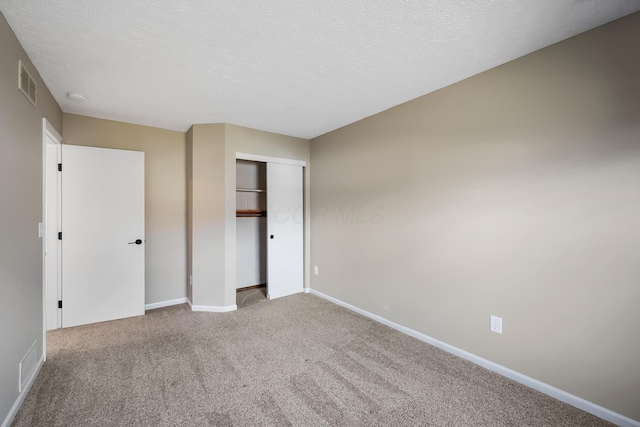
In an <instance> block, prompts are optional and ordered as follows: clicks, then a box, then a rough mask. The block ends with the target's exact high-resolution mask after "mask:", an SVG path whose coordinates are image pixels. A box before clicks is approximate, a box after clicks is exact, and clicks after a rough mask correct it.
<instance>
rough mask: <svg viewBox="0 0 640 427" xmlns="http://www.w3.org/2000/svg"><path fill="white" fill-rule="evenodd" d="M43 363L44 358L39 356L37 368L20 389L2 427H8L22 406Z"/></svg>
mask: <svg viewBox="0 0 640 427" xmlns="http://www.w3.org/2000/svg"><path fill="white" fill-rule="evenodd" d="M43 363H44V356H41V357H40V360H39V361H38V365H37V368H36V369H35V370H34V371H33V374H32V375H31V378H29V380H28V381H27V382H26V383H25V386H24V388H23V389H22V392H21V393H20V394H19V395H18V398H17V399H16V401H15V403H14V404H13V406H12V407H11V410H10V411H9V413H8V414H7V417H6V418H5V419H4V421H3V422H2V427H9V426H10V425H11V423H12V422H13V419H14V418H15V417H16V414H17V413H18V410H19V409H20V406H22V402H24V399H25V397H27V394H28V393H29V390H31V386H32V385H33V383H34V381H35V380H36V378H37V377H38V374H39V373H40V368H42V364H43Z"/></svg>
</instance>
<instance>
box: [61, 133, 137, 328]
mask: <svg viewBox="0 0 640 427" xmlns="http://www.w3.org/2000/svg"><path fill="white" fill-rule="evenodd" d="M142 314H144V153H141V152H136V151H125V150H111V149H104V148H93V147H81V146H73V145H63V147H62V326H63V327H69V326H76V325H83V324H87V323H95V322H103V321H106V320H113V319H120V318H124V317H131V316H138V315H142Z"/></svg>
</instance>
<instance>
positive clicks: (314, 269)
mask: <svg viewBox="0 0 640 427" xmlns="http://www.w3.org/2000/svg"><path fill="white" fill-rule="evenodd" d="M313 274H315V275H316V276H317V275H318V266H317V265H316V266H314V267H313Z"/></svg>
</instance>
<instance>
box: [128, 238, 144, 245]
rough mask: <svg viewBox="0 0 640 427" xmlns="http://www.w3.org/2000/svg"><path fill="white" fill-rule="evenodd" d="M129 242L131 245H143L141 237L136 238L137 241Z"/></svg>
mask: <svg viewBox="0 0 640 427" xmlns="http://www.w3.org/2000/svg"><path fill="white" fill-rule="evenodd" d="M128 244H129V245H134V244H135V245H141V244H142V240H140V239H136V241H135V242H129V243H128Z"/></svg>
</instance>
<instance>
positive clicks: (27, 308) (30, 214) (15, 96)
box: [0, 14, 62, 423]
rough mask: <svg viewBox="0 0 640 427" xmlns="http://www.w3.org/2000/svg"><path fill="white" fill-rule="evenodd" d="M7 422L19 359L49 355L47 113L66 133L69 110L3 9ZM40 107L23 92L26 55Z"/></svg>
mask: <svg viewBox="0 0 640 427" xmlns="http://www.w3.org/2000/svg"><path fill="white" fill-rule="evenodd" d="M0 58H2V60H0V342H1V343H2V344H1V345H0V361H1V363H0V423H2V422H4V420H5V419H6V417H7V415H8V413H9V411H10V409H11V407H12V405H13V404H14V403H15V401H16V399H17V398H18V364H19V363H20V361H21V360H22V358H23V357H24V355H25V354H26V353H27V351H28V350H29V348H30V347H31V345H32V344H33V343H34V342H35V341H36V340H37V341H38V344H37V346H36V351H37V354H38V357H41V356H42V350H43V348H42V338H43V330H44V325H43V319H42V298H43V295H42V240H41V239H39V238H38V223H39V222H41V221H42V117H46V118H47V119H48V120H49V121H50V122H51V124H52V125H53V126H54V127H55V128H56V130H57V131H58V132H60V133H62V111H61V110H60V107H58V104H57V103H56V101H55V100H54V99H53V96H51V93H50V92H49V90H48V89H47V87H46V86H45V85H44V82H43V81H42V79H41V78H40V75H39V74H38V73H37V71H36V70H35V68H34V66H33V64H32V63H31V61H30V60H29V58H28V57H27V55H26V53H25V52H24V50H23V49H22V47H21V46H20V43H19V42H18V40H17V39H16V37H15V35H14V34H13V31H11V28H10V27H9V25H8V24H7V22H6V20H5V18H4V16H3V15H2V14H0ZM19 59H21V60H22V61H23V63H24V64H25V65H26V67H27V69H28V70H29V71H30V73H31V75H32V77H33V78H34V79H35V81H36V83H37V88H38V92H37V106H36V107H34V106H33V105H32V104H31V103H30V102H29V101H28V100H27V98H25V97H24V95H22V93H20V92H19V91H18V84H17V82H18V60H19Z"/></svg>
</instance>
